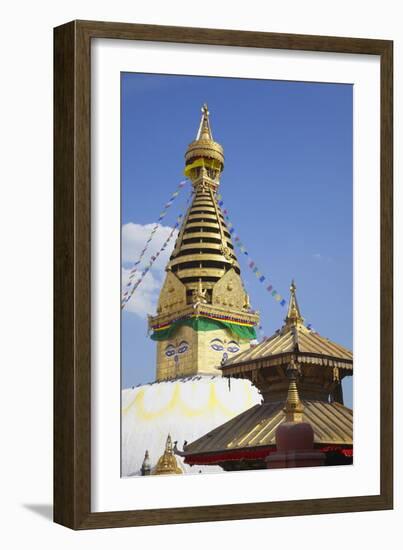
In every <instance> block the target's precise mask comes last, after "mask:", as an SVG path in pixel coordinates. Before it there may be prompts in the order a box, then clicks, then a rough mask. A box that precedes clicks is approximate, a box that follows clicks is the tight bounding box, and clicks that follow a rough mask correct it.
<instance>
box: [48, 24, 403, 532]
mask: <svg viewBox="0 0 403 550" xmlns="http://www.w3.org/2000/svg"><path fill="white" fill-rule="evenodd" d="M54 46H55V56H54V60H55V88H54V89H55V95H54V99H55V105H54V106H55V125H54V128H55V163H54V166H55V173H54V183H55V210H54V213H55V217H54V221H55V264H54V266H55V302H54V303H55V325H54V328H55V331H54V343H55V346H54V349H55V361H54V374H55V376H54V390H55V401H54V417H55V422H54V426H55V431H54V442H55V443H54V450H55V468H54V501H55V508H54V510H55V512H54V519H55V521H56V522H58V523H61V524H63V525H65V526H68V527H70V528H73V529H89V528H103V527H123V526H135V525H153V524H161V523H181V522H195V521H215V520H228V519H242V518H258V517H274V516H287V515H301V514H316V513H335V512H348V511H364V510H380V509H390V508H392V506H393V497H392V495H393V462H392V458H393V437H392V412H393V402H392V395H393V392H392V390H393V387H392V333H393V330H392V326H393V325H392V322H393V321H392V296H393V294H392V285H393V280H392V272H393V263H392V206H393V202H392V201H393V198H392V197H393V195H392V181H393V179H392V177H393V166H392V158H393V156H392V153H393V148H392V137H393V132H392V113H393V109H392V90H393V86H392V51H393V47H392V42H390V41H382V40H371V39H357V38H336V37H320V36H302V35H286V34H272V33H258V32H245V31H242V32H241V31H229V30H216V29H196V28H181V27H162V26H152V25H137V24H133V25H132V24H120V23H105V22H90V21H74V22H71V23H67V24H66V25H62V26H60V27H57V28H56V29H55V35H54Z"/></svg>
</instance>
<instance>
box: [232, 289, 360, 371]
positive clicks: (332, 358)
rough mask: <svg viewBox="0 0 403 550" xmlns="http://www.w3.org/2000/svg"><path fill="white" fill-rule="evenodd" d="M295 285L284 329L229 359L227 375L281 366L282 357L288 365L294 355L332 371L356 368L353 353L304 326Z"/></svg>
mask: <svg viewBox="0 0 403 550" xmlns="http://www.w3.org/2000/svg"><path fill="white" fill-rule="evenodd" d="M295 290H296V287H295V284H294V282H292V284H291V297H290V303H289V307H288V313H287V317H286V318H285V320H284V325H283V326H282V327H281V329H279V330H277V331H276V332H275V333H274V334H273V335H272V336H270V337H269V338H267V339H265V340H263V341H262V342H260V343H259V344H257V345H255V346H252V347H251V348H249V349H247V350H245V351H244V352H242V353H239V354H237V355H236V356H235V357H233V358H232V359H229V360H228V361H226V362H225V364H224V365H223V366H222V367H221V368H222V371H223V374H226V375H229V374H231V373H232V372H235V370H237V369H235V367H238V366H242V365H250V364H251V363H257V362H261V361H264V362H265V363H266V364H267V366H270V363H272V364H273V365H278V364H280V363H281V362H282V361H281V359H282V356H284V359H285V360H286V361H288V357H289V355H290V354H294V355H297V356H298V357H299V359H301V360H302V361H305V362H308V363H312V364H315V363H317V364H325V365H328V366H332V367H342V368H345V369H349V370H350V369H351V370H352V368H353V353H352V351H350V350H349V349H347V348H345V347H344V346H342V345H340V344H336V343H335V342H332V341H331V340H329V339H328V338H325V337H324V336H321V335H320V334H318V333H317V332H315V331H314V330H311V329H309V328H308V327H306V326H305V325H304V319H303V317H302V316H301V313H300V310H299V306H298V302H297V298H296V293H295Z"/></svg>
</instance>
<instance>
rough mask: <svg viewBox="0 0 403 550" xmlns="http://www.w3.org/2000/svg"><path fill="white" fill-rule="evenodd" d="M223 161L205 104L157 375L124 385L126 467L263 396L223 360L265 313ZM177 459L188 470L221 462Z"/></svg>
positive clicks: (165, 294) (158, 319)
mask: <svg viewBox="0 0 403 550" xmlns="http://www.w3.org/2000/svg"><path fill="white" fill-rule="evenodd" d="M223 169H224V152H223V148H222V146H221V145H220V144H219V143H217V142H216V141H214V139H213V134H212V130H211V126H210V120H209V111H208V108H207V105H204V106H203V108H202V116H201V121H200V125H199V128H198V132H197V135H196V139H195V140H194V141H192V143H190V145H189V146H188V148H187V151H186V154H185V175H186V176H187V177H188V178H189V180H190V181H191V183H192V193H193V195H192V200H191V204H190V207H189V209H188V211H187V212H186V215H185V217H184V221H183V224H182V227H181V228H180V231H179V234H178V238H177V241H176V243H175V247H174V249H173V252H172V255H171V257H170V259H169V262H168V265H167V266H166V277H165V281H164V283H163V286H162V289H161V293H160V296H159V301H158V305H157V311H156V314H154V315H150V316H149V328H150V330H151V332H152V334H151V338H152V339H153V340H155V341H156V347H157V361H156V379H155V381H153V382H151V383H150V384H145V385H142V386H139V387H136V388H131V389H125V390H123V392H122V475H124V476H127V475H140V473H141V471H147V472H148V471H153V470H154V469H155V467H156V464H157V461H158V459H159V458H160V457H163V456H164V453H166V441H167V437H168V434H171V436H172V441H173V442H175V441H177V442H178V443H179V444H180V445H183V442H184V441H185V442H187V441H193V440H194V439H196V438H198V437H200V436H202V435H203V434H205V433H207V432H208V431H210V430H212V429H213V428H216V427H217V426H219V425H221V424H223V423H224V422H226V421H228V420H230V419H231V418H233V417H234V416H237V415H238V414H239V413H241V412H243V411H245V410H247V409H249V408H250V407H251V406H253V405H255V404H257V403H260V402H261V400H262V396H261V394H260V392H259V390H258V389H257V388H256V387H255V386H254V385H253V384H252V382H251V381H249V380H236V379H234V380H232V379H228V378H225V379H224V378H223V377H222V372H221V370H220V368H219V367H220V364H221V363H224V362H225V361H227V360H228V359H231V358H233V357H236V356H237V355H238V354H240V353H242V352H247V351H248V350H249V349H250V343H251V341H252V340H254V339H255V338H256V332H255V326H256V324H257V323H258V321H259V315H258V313H257V312H255V311H253V310H252V309H251V306H250V303H249V297H248V294H247V292H246V290H245V288H244V285H243V282H242V278H241V272H240V267H239V264H238V261H237V258H236V255H235V252H234V247H233V244H232V241H231V234H230V231H229V230H228V227H227V226H226V223H225V220H224V216H223V214H222V212H221V209H220V206H219V204H218V201H217V196H216V195H217V190H218V188H219V185H220V175H221V173H222V171H223ZM146 451H147V457H146V458H147V459H146V466H147V468H145V466H143V468H142V464H143V459H144V457H145V453H146ZM177 460H178V467H179V468H181V469H182V470H183V471H184V472H189V471H192V472H195V473H197V472H203V471H222V469H221V467H220V466H217V465H214V466H200V467H197V468H192V467H190V466H189V465H187V464H185V463H184V461H183V459H182V458H181V457H179V458H178V459H177ZM162 462H163V460H162ZM161 473H164V472H163V471H161Z"/></svg>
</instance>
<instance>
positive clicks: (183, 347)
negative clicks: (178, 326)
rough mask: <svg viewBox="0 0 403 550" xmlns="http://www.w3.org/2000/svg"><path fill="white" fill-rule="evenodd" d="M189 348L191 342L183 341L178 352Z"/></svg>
mask: <svg viewBox="0 0 403 550" xmlns="http://www.w3.org/2000/svg"><path fill="white" fill-rule="evenodd" d="M188 348H189V344H188V343H187V342H181V344H180V345H179V347H178V353H185V351H187V350H188Z"/></svg>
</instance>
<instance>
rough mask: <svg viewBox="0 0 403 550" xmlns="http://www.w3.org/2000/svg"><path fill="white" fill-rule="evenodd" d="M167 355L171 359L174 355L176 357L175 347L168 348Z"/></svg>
mask: <svg viewBox="0 0 403 550" xmlns="http://www.w3.org/2000/svg"><path fill="white" fill-rule="evenodd" d="M165 355H166V356H167V357H171V356H172V355H175V348H174V347H173V346H171V347H168V348H167V349H166V350H165Z"/></svg>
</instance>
